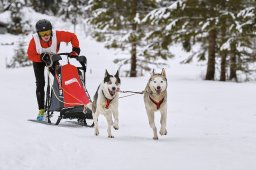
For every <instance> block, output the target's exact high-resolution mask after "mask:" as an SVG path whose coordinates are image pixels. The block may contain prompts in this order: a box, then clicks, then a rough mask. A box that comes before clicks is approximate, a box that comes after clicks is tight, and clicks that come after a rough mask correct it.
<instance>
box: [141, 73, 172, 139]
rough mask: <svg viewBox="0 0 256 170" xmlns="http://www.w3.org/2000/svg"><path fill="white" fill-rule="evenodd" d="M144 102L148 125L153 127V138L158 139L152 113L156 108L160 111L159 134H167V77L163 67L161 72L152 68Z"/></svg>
mask: <svg viewBox="0 0 256 170" xmlns="http://www.w3.org/2000/svg"><path fill="white" fill-rule="evenodd" d="M144 104H145V107H146V111H147V115H148V121H149V125H150V127H151V128H152V129H153V134H154V136H153V139H155V140H157V139H158V136H157V128H156V125H155V120H154V114H155V112H156V111H158V110H159V111H160V113H161V119H160V123H161V128H160V131H159V133H160V135H167V130H166V120H167V79H166V73H165V70H164V69H162V73H161V74H156V73H155V72H154V70H153V73H152V75H151V77H150V79H149V81H148V83H147V86H146V88H145V91H144Z"/></svg>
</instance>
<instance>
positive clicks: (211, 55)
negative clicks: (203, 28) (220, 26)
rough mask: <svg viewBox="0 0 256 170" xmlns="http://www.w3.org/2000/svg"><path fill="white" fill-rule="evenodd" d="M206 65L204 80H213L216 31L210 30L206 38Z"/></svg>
mask: <svg viewBox="0 0 256 170" xmlns="http://www.w3.org/2000/svg"><path fill="white" fill-rule="evenodd" d="M208 38H209V39H208V41H209V42H208V43H209V46H208V63H207V72H206V76H205V80H214V74H215V46H216V30H215V29H212V30H210V32H209V37H208Z"/></svg>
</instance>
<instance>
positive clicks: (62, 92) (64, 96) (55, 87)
mask: <svg viewBox="0 0 256 170" xmlns="http://www.w3.org/2000/svg"><path fill="white" fill-rule="evenodd" d="M61 55H64V56H67V64H65V65H61V64H60V63H59V60H61V59H62V58H61V57H60V56H61ZM69 59H71V58H70V56H69V53H59V54H53V55H48V57H45V58H42V60H43V61H44V62H45V63H46V65H47V66H48V68H49V70H50V71H51V73H52V75H53V77H54V80H53V84H51V81H50V76H51V75H50V74H48V78H47V90H46V99H45V101H46V102H45V111H46V114H47V116H46V119H47V120H46V121H47V122H48V123H51V117H52V116H53V114H54V112H59V117H58V120H57V121H56V123H55V124H56V125H58V124H59V123H60V121H61V120H62V119H77V121H78V123H79V124H82V125H84V126H88V127H93V126H94V123H92V124H91V125H88V124H87V122H86V120H87V119H93V117H92V111H91V110H90V109H89V108H88V107H87V106H88V104H90V103H91V99H90V96H89V93H88V91H87V90H86V87H85V84H86V81H85V78H86V77H85V75H86V67H87V59H86V57H85V56H78V57H76V59H77V61H78V62H79V63H80V64H81V67H76V66H74V65H72V64H70V62H69ZM72 59H73V58H72Z"/></svg>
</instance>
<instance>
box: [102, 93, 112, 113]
mask: <svg viewBox="0 0 256 170" xmlns="http://www.w3.org/2000/svg"><path fill="white" fill-rule="evenodd" d="M102 94H103V96H104V97H105V99H106V100H107V102H106V106H105V108H106V109H108V107H109V105H110V102H111V101H112V100H113V99H111V100H110V99H108V98H106V96H105V94H104V92H103V90H102Z"/></svg>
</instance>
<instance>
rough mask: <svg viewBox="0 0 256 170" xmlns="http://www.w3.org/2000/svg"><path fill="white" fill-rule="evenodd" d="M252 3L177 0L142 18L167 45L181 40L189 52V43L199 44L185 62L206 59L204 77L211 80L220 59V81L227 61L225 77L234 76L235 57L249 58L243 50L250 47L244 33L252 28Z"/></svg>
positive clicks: (250, 38) (230, 0) (235, 69)
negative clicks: (196, 49)
mask: <svg viewBox="0 0 256 170" xmlns="http://www.w3.org/2000/svg"><path fill="white" fill-rule="evenodd" d="M249 2H250V3H249ZM254 3H255V2H254V1H250V0H248V1H246V3H245V2H244V1H241V0H229V1H222V0H216V1H206V0H201V1H197V0H178V1H176V2H173V3H172V4H171V5H169V6H167V7H161V8H159V9H156V10H154V11H152V12H151V13H149V15H147V17H146V18H145V19H144V20H146V21H147V22H151V24H154V25H158V26H159V29H158V31H154V32H152V33H151V34H152V35H155V37H154V38H155V39H157V38H158V39H160V41H161V40H162V42H167V45H170V44H171V43H173V42H181V43H182V44H183V47H184V49H186V50H187V51H189V50H191V49H192V48H193V44H198V43H200V44H201V45H200V47H201V48H200V49H199V50H198V51H197V52H195V53H193V55H192V56H191V57H189V58H188V59H187V62H189V61H191V60H192V58H194V57H197V58H199V59H200V60H201V59H205V58H207V70H206V75H205V79H206V80H214V79H215V70H216V64H219V58H220V60H221V62H220V63H221V76H220V80H222V81H225V80H226V74H227V73H226V67H227V63H228V64H229V68H230V70H229V79H237V78H236V72H237V70H238V68H239V67H238V65H237V64H238V63H237V62H238V61H239V60H238V57H239V56H243V57H239V59H242V58H247V57H250V55H249V56H248V54H246V52H245V51H247V52H248V50H249V51H250V48H251V44H250V42H251V40H252V37H251V36H248V35H253V34H255V33H254V32H253V31H252V30H255V28H254V27H255V26H254V25H255V24H253V23H255V17H254V16H255V7H254V6H255V5H253V4H254ZM253 36H254V35H253ZM166 39H167V40H168V41H165V40H166ZM245 49H247V50H245ZM219 56H220V57H219ZM246 56H247V57H246ZM227 60H228V61H229V62H228V61H227ZM244 61H245V60H244ZM217 68H218V65H217Z"/></svg>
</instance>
